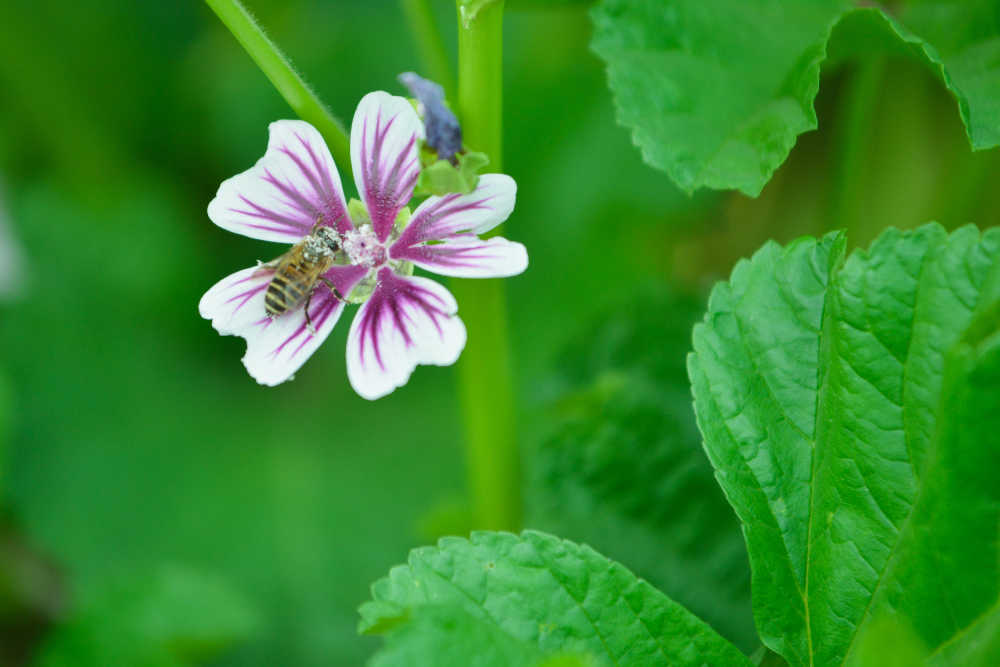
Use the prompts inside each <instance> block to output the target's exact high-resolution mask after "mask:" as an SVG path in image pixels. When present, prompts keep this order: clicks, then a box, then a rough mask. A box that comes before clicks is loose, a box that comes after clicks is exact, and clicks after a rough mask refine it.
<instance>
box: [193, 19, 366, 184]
mask: <svg viewBox="0 0 1000 667" xmlns="http://www.w3.org/2000/svg"><path fill="white" fill-rule="evenodd" d="M205 2H206V3H207V4H208V6H209V7H211V8H212V11H214V12H215V13H216V14H217V15H218V16H219V18H220V19H222V22H223V23H224V24H225V25H226V27H227V28H229V32H231V33H233V36H235V37H236V39H237V40H238V41H239V43H240V44H242V45H243V48H244V49H246V51H247V53H249V54H250V57H251V58H253V60H254V62H255V63H257V66H258V67H260V69H261V70H262V71H263V72H264V74H265V75H266V76H267V78H268V79H270V80H271V83H272V84H274V87H275V88H277V89H278V92H279V93H281V96H282V97H284V98H285V101H286V102H288V105H289V106H290V107H292V109H293V110H294V111H295V113H297V114H298V115H299V118H301V119H302V120H305V121H308V122H310V123H312V124H313V125H314V126H315V127H316V129H317V130H319V132H320V134H322V135H323V138H324V139H326V143H327V144H328V145H329V146H330V152H332V153H333V159H334V160H336V162H337V166H338V167H339V168H340V169H341V171H347V172H349V171H350V169H351V142H350V141H349V140H348V138H347V131H346V130H345V129H344V126H343V124H342V123H341V122H340V121H339V120H337V118H336V117H335V116H334V115H333V114H332V113H331V112H330V110H329V109H327V108H326V105H324V104H323V103H322V102H321V101H320V99H319V97H317V96H316V93H314V92H313V91H312V89H310V88H309V86H308V85H306V82H305V81H303V80H302V77H301V76H299V73H298V72H296V71H295V69H294V68H293V67H292V64H291V63H290V62H289V61H288V58H286V57H285V55H284V54H283V53H282V52H281V50H280V49H278V47H277V46H276V45H275V44H274V42H272V41H271V40H270V39H269V38H268V36H267V35H265V34H264V31H263V30H262V29H261V27H260V26H259V25H258V24H257V22H256V21H255V20H254V18H253V16H251V15H250V12H248V11H247V9H246V7H244V6H243V4H242V3H241V2H240V1H239V0H205Z"/></svg>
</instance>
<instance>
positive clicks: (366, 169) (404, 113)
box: [351, 91, 424, 241]
mask: <svg viewBox="0 0 1000 667" xmlns="http://www.w3.org/2000/svg"><path fill="white" fill-rule="evenodd" d="M423 131H424V130H423V125H421V123H420V119H419V118H418V117H417V112H416V111H414V110H413V106H412V105H410V103H409V102H408V101H407V100H406V99H404V98H402V97H396V96H394V95H390V94H389V93H385V92H382V91H376V92H374V93H368V94H367V95H365V96H364V97H363V98H361V102H360V103H359V104H358V110H357V111H356V112H355V113H354V122H353V123H352V124H351V164H352V166H353V167H354V182H355V183H356V184H357V186H358V192H359V193H360V194H361V198H362V199H363V200H364V202H365V206H367V207H368V215H369V216H370V217H371V219H372V227H373V229H374V230H375V234H376V235H377V236H378V239H379V241H385V240H386V238H388V236H389V232H391V231H392V226H393V224H395V222H396V214H398V213H399V211H400V209H401V208H403V207H404V206H406V204H407V203H408V202H409V201H410V197H411V196H412V195H413V186H414V185H416V183H417V176H418V175H419V174H420V160H419V157H418V155H417V139H419V138H420V137H422V136H423Z"/></svg>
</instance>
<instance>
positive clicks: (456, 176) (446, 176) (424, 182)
mask: <svg viewBox="0 0 1000 667" xmlns="http://www.w3.org/2000/svg"><path fill="white" fill-rule="evenodd" d="M455 159H456V160H457V161H458V165H457V166H456V165H453V164H452V163H451V162H449V161H448V160H439V159H437V153H436V152H434V151H432V150H431V149H429V148H427V147H426V146H421V149H420V161H421V169H420V176H418V177H417V185H416V187H415V189H414V193H415V194H416V195H418V196H420V195H437V196H444V195H447V194H451V193H453V192H458V193H462V194H467V193H469V192H472V191H473V190H475V189H476V184H477V183H479V172H480V171H482V169H483V168H484V167H485V166H486V165H487V164H489V162H490V159H489V158H488V157H486V154H485V153H476V152H465V153H456V154H455Z"/></svg>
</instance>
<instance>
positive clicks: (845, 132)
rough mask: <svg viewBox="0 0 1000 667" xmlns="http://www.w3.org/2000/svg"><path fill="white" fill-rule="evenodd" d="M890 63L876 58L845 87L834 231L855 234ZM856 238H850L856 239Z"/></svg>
mask: <svg viewBox="0 0 1000 667" xmlns="http://www.w3.org/2000/svg"><path fill="white" fill-rule="evenodd" d="M885 70H886V60H885V58H881V57H876V58H872V59H869V60H867V61H865V62H864V63H862V64H860V65H858V66H857V69H855V70H854V72H852V73H851V75H850V76H851V78H850V80H849V81H848V82H847V83H846V85H845V90H844V93H843V98H842V99H843V101H842V102H841V104H840V106H839V108H838V114H837V122H838V123H839V124H840V125H839V127H838V130H837V136H838V138H839V141H838V152H837V156H836V158H835V159H836V162H835V166H834V170H835V171H834V176H833V192H832V201H831V206H830V225H829V226H830V228H832V229H847V230H850V231H855V230H856V226H857V224H858V220H859V219H860V218H863V216H859V210H858V207H859V206H860V205H861V201H860V199H859V197H860V192H861V185H862V180H863V175H864V173H865V165H866V160H867V159H868V157H869V155H868V153H867V151H868V150H869V149H870V145H871V137H872V132H873V131H874V125H873V119H874V110H875V108H876V107H877V106H878V99H879V95H880V94H881V93H882V85H883V82H884V80H885ZM856 236H857V235H856V234H852V235H849V236H848V238H852V237H856Z"/></svg>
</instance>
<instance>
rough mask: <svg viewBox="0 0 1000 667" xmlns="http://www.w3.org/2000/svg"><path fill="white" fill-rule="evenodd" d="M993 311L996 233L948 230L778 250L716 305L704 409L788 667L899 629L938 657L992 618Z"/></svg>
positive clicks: (999, 273) (837, 238) (698, 340)
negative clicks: (883, 625)
mask: <svg viewBox="0 0 1000 667" xmlns="http://www.w3.org/2000/svg"><path fill="white" fill-rule="evenodd" d="M998 298H1000V229H992V230H989V231H987V232H985V233H983V234H980V232H979V231H978V230H977V229H975V228H974V227H971V226H968V227H964V228H962V229H960V230H958V231H956V232H954V233H953V234H951V235H950V236H949V235H948V234H947V233H946V232H945V230H944V229H943V228H942V227H941V226H940V225H937V224H930V225H926V226H924V227H921V228H920V229H917V230H915V231H912V232H906V233H904V232H900V231H898V230H894V229H890V230H888V231H887V232H885V233H884V234H883V235H882V236H881V237H879V239H878V240H876V241H875V243H873V244H872V246H871V248H870V249H869V250H866V251H856V252H854V253H852V254H851V255H850V256H849V257H847V258H846V259H845V239H844V237H843V235H841V234H839V233H834V234H830V235H828V236H825V237H823V238H822V239H819V240H815V239H811V238H804V239H800V240H798V241H796V242H794V243H792V244H790V245H788V246H787V247H785V248H782V247H780V246H778V245H776V244H773V243H771V244H768V245H765V246H764V247H763V248H762V249H761V250H760V251H759V252H757V254H755V255H754V257H753V258H752V259H751V260H749V261H746V260H744V261H742V262H740V263H739V264H738V265H737V266H736V268H735V269H734V271H733V274H732V276H731V278H730V281H729V282H728V283H723V284H720V285H717V286H716V288H715V289H714V290H713V291H712V296H711V299H710V302H709V308H708V314H707V315H706V316H705V320H704V322H703V323H702V324H699V325H698V326H697V327H696V328H695V332H694V352H693V353H692V354H691V355H690V356H689V358H688V369H689V374H690V377H691V381H692V384H693V387H694V396H695V410H696V413H697V416H698V424H699V426H700V428H701V430H702V434H703V436H704V441H705V449H706V451H707V452H708V455H709V458H710V459H711V461H712V464H713V465H714V466H715V468H716V477H717V479H718V481H719V483H720V485H721V486H722V488H723V490H724V491H725V493H726V496H727V497H728V498H729V501H730V503H732V505H733V507H734V508H735V509H736V512H737V514H738V515H739V517H740V519H741V521H742V522H743V528H744V534H745V536H746V542H747V547H748V550H749V553H750V565H751V570H752V572H753V590H754V616H755V618H756V621H757V627H758V629H759V631H760V633H761V636H762V638H763V640H764V643H765V644H766V645H767V646H769V647H770V648H771V649H773V650H774V651H775V652H777V653H779V654H781V655H782V656H784V657H785V658H786V659H787V660H788V661H789V663H790V664H792V665H805V664H809V665H812V664H823V665H826V664H841V663H843V662H844V661H849V662H850V661H853V658H854V657H856V656H854V655H853V654H854V652H855V651H856V650H857V647H858V641H857V640H858V638H859V636H861V635H863V634H864V631H865V628H866V627H867V626H868V625H869V624H870V623H871V622H872V621H873V619H877V618H879V617H881V616H884V615H886V614H888V613H889V612H890V611H892V613H896V614H902V615H904V616H905V617H906V618H907V619H908V622H909V623H910V624H911V625H912V626H913V629H914V632H915V633H916V636H917V638H918V639H919V640H920V641H921V642H922V643H923V644H924V645H926V646H927V647H928V650H929V651H930V652H931V654H932V655H933V654H934V652H935V651H944V650H947V647H948V646H951V645H953V644H955V643H957V642H962V641H963V640H962V639H961V638H962V637H963V636H964V635H965V634H966V633H968V632H969V630H967V629H966V628H969V627H971V626H974V625H975V624H976V623H977V622H980V621H979V619H980V617H981V616H983V615H984V614H986V613H988V612H989V610H990V609H991V608H994V607H995V605H996V603H997V597H998V591H1000V576H998V575H1000V572H998V558H997V556H998V554H997V528H998V525H1000V524H998V521H1000V515H998V508H1000V495H998V494H1000V485H996V484H995V483H994V480H993V477H992V471H994V470H995V469H996V468H997V465H998V464H1000V460H998V451H997V448H996V447H995V446H991V445H990V444H989V443H991V442H995V438H996V431H997V429H998V428H1000V422H998V419H997V415H1000V403H998V401H1000V390H998V387H1000V383H997V382H996V378H997V376H996V372H997V366H996V363H997V360H996V358H995V355H996V351H997V347H998V345H1000V343H998V339H1000V336H998V335H997V334H996V330H997V328H998V327H997V326H996V325H995V320H992V322H994V323H993V324H990V322H991V320H990V319H989V318H990V317H991V316H995V315H996V311H995V310H994V306H993V304H994V303H995V302H996V301H997V300H998ZM972 324H975V326H974V327H973V328H970V329H968V333H966V330H967V328H968V327H970V325H972ZM963 336H964V339H963ZM963 340H964V341H965V342H961V343H960V341H963ZM973 340H975V341H979V342H975V343H974V342H970V341H973ZM959 343H960V344H959ZM956 344H959V345H958V347H957V348H956V351H955V352H953V353H952V354H950V355H949V354H947V352H948V350H949V349H951V348H952V347H953V346H955V345H956ZM991 355H993V356H991ZM990 382H993V384H990Z"/></svg>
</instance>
